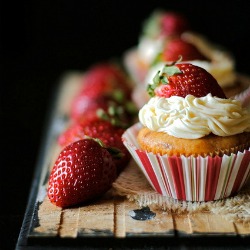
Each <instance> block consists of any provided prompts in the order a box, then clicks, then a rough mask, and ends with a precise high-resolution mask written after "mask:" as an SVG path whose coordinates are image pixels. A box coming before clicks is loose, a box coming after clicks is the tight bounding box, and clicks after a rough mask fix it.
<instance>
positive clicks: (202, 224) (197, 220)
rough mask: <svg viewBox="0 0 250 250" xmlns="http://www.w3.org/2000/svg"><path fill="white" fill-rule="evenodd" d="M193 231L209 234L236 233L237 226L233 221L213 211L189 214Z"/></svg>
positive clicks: (193, 232)
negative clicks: (212, 212)
mask: <svg viewBox="0 0 250 250" xmlns="http://www.w3.org/2000/svg"><path fill="white" fill-rule="evenodd" d="M188 217H189V222H190V228H191V233H192V234H196V233H199V234H200V233H207V234H235V233H236V232H235V227H234V224H233V223H232V222H229V221H226V220H225V219H223V218H222V217H221V216H220V215H215V214H211V213H205V212H203V213H195V214H189V215H188Z"/></svg>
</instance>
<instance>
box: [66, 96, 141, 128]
mask: <svg viewBox="0 0 250 250" xmlns="http://www.w3.org/2000/svg"><path fill="white" fill-rule="evenodd" d="M135 115H137V109H136V108H135V106H134V104H133V103H132V102H131V101H124V102H123V103H120V102H119V101H117V100H115V99H113V98H110V97H109V96H102V95H100V96H99V97H96V98H93V97H90V96H88V95H86V94H79V95H78V96H77V97H75V98H74V100H73V101H72V106H71V110H70V118H71V119H72V120H73V121H75V122H80V123H85V122H94V121H96V120H100V119H102V120H108V121H110V122H111V123H112V124H113V125H115V126H117V127H122V128H126V127H129V126H130V125H131V123H132V122H133V117H135Z"/></svg>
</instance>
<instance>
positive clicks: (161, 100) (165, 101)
mask: <svg viewBox="0 0 250 250" xmlns="http://www.w3.org/2000/svg"><path fill="white" fill-rule="evenodd" d="M147 90H148V93H149V95H150V99H149V101H148V102H147V103H146V104H145V105H144V106H143V107H142V108H141V109H140V111H139V121H140V122H139V123H138V124H135V125H134V126H132V127H131V128H129V129H128V130H127V131H126V132H125V133H124V135H123V141H124V144H125V145H126V147H127V148H128V149H129V151H130V153H131V154H132V156H133V157H134V159H135V161H136V162H137V164H138V166H139V167H140V168H141V170H142V171H143V173H144V174H145V176H146V177H147V179H148V181H149V182H150V184H151V185H152V186H153V187H154V189H155V190H156V191H157V192H158V193H160V194H162V195H167V196H171V197H173V198H175V199H178V200H185V201H211V200H218V199H223V198H226V197H229V196H232V195H234V194H236V193H237V192H238V191H239V190H240V189H241V188H242V186H244V184H245V183H246V181H247V180H248V178H249V175H250V113H249V111H248V110H247V109H246V108H244V107H242V104H241V103H240V102H239V101H238V100H234V99H229V98H227V97H226V96H225V94H224V92H223V90H222V88H221V86H220V85H219V84H218V82H217V80H216V79H215V78H214V77H213V76H212V75H211V74H210V73H209V72H207V71H206V70H205V69H203V68H201V67H199V66H196V65H193V64H190V63H182V62H177V63H173V64H171V65H165V66H164V67H163V68H162V69H161V70H160V71H158V72H157V74H156V75H155V76H154V78H153V80H152V81H151V83H150V84H149V85H148V88H147Z"/></svg>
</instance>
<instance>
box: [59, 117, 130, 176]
mask: <svg viewBox="0 0 250 250" xmlns="http://www.w3.org/2000/svg"><path fill="white" fill-rule="evenodd" d="M124 132H125V130H124V129H122V128H119V127H116V126H113V125H112V124H111V123H110V122H108V121H103V120H96V121H94V122H93V121H91V122H85V123H83V124H80V123H75V124H72V125H71V126H70V127H69V128H68V129H67V130H65V131H64V133H62V134H61V135H60V136H59V138H58V143H59V144H60V145H61V146H62V147H65V146H67V145H68V144H70V143H72V142H75V141H77V140H81V139H85V138H86V137H92V138H96V139H99V140H101V141H102V142H103V143H104V144H105V145H106V146H107V147H109V148H118V149H119V150H120V151H121V153H122V156H121V157H120V158H117V159H115V160H114V161H115V165H116V167H117V173H118V174H119V173H120V172H121V171H122V170H123V169H124V167H125V166H126V165H127V164H128V162H129V160H130V154H129V152H128V150H127V149H126V147H125V146H124V144H123V142H122V139H121V136H122V134H123V133H124Z"/></svg>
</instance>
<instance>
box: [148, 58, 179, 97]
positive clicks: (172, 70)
mask: <svg viewBox="0 0 250 250" xmlns="http://www.w3.org/2000/svg"><path fill="white" fill-rule="evenodd" d="M175 63H176V62H175ZM175 63H173V64H171V65H167V64H166V65H165V66H164V67H163V69H162V71H160V70H159V71H158V72H157V73H156V75H155V76H154V78H153V83H152V84H148V86H147V92H148V94H149V96H151V97H153V96H155V92H154V90H155V89H156V88H157V87H158V86H160V85H161V84H164V85H166V84H168V83H169V81H168V77H170V76H173V75H176V74H181V73H182V71H181V70H180V69H179V68H178V67H177V66H176V65H175Z"/></svg>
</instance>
